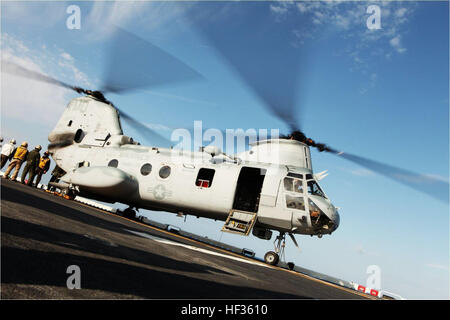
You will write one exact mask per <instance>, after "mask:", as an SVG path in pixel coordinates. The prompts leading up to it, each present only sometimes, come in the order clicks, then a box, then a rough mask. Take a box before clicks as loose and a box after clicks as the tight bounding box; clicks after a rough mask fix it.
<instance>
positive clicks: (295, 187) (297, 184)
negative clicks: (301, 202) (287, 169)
mask: <svg viewBox="0 0 450 320" xmlns="http://www.w3.org/2000/svg"><path fill="white" fill-rule="evenodd" d="M284 190H285V191H289V192H296V193H303V180H300V179H294V178H284Z"/></svg>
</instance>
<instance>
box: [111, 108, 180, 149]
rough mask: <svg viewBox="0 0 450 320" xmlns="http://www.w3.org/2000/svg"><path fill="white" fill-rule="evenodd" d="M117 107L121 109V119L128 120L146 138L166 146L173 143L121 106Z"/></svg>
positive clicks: (155, 143)
mask: <svg viewBox="0 0 450 320" xmlns="http://www.w3.org/2000/svg"><path fill="white" fill-rule="evenodd" d="M116 109H117V110H118V111H119V115H120V117H121V119H123V120H124V121H126V122H127V123H128V125H130V126H131V127H133V128H134V129H135V130H136V131H137V132H139V133H140V134H141V135H142V136H143V137H144V138H145V139H146V140H148V141H149V142H151V143H152V144H154V145H162V146H165V147H170V146H171V145H172V144H173V143H172V142H171V141H170V140H168V139H166V138H164V137H163V136H161V135H160V134H158V133H157V132H156V131H155V130H152V129H150V128H149V127H148V126H146V125H145V124H143V123H141V122H139V121H137V120H136V119H134V118H133V117H131V116H130V115H128V114H127V113H125V112H123V111H122V110H120V109H119V108H117V107H116Z"/></svg>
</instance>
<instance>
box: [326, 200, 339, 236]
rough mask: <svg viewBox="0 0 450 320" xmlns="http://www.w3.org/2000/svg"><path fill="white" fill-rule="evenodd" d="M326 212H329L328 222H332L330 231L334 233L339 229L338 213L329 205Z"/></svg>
mask: <svg viewBox="0 0 450 320" xmlns="http://www.w3.org/2000/svg"><path fill="white" fill-rule="evenodd" d="M328 212H329V215H328V218H330V220H331V222H332V227H331V230H330V231H331V232H334V231H335V230H336V229H337V228H338V227H339V222H340V217H339V212H338V210H337V209H336V207H335V206H333V205H331V208H329V211H328ZM331 232H330V233H331Z"/></svg>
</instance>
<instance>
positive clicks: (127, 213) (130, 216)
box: [123, 208, 136, 219]
mask: <svg viewBox="0 0 450 320" xmlns="http://www.w3.org/2000/svg"><path fill="white" fill-rule="evenodd" d="M123 216H124V217H125V218H128V219H134V218H136V212H134V210H133V209H130V208H128V209H125V210H124V211H123Z"/></svg>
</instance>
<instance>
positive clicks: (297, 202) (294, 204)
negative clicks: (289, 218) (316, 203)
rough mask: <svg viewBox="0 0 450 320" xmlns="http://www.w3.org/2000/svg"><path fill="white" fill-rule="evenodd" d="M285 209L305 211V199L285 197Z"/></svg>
mask: <svg viewBox="0 0 450 320" xmlns="http://www.w3.org/2000/svg"><path fill="white" fill-rule="evenodd" d="M286 207H288V208H290V209H297V210H303V211H304V210H305V199H304V198H303V197H298V196H292V195H289V194H287V195H286Z"/></svg>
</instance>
